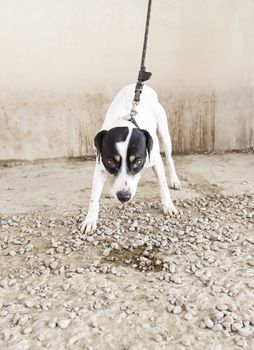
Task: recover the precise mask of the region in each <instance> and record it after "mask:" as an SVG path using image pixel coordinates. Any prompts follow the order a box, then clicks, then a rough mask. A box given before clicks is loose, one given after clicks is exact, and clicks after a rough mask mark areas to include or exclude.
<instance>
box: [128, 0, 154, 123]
mask: <svg viewBox="0 0 254 350" xmlns="http://www.w3.org/2000/svg"><path fill="white" fill-rule="evenodd" d="M151 7H152V0H148V7H147V15H146V26H145V36H144V43H143V50H142V57H141V65H140V70H139V73H138V81H137V84H136V87H135V95H134V99H133V101H132V109H131V111H130V119H129V121H130V122H132V123H133V124H134V125H135V126H136V127H137V128H139V126H138V124H137V122H136V120H135V116H136V115H137V113H138V112H137V110H136V107H137V105H138V104H139V102H140V95H141V93H142V89H143V86H144V82H145V81H147V80H149V79H150V78H151V76H152V73H151V72H147V71H146V67H145V58H146V48H147V40H148V32H149V24H150V17H151Z"/></svg>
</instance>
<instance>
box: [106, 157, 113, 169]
mask: <svg viewBox="0 0 254 350" xmlns="http://www.w3.org/2000/svg"><path fill="white" fill-rule="evenodd" d="M106 162H107V165H108V166H109V167H111V168H113V167H115V162H114V161H113V159H107V160H106Z"/></svg>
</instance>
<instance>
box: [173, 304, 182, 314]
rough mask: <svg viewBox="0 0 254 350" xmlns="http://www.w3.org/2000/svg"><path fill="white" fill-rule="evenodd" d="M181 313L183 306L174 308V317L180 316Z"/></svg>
mask: <svg viewBox="0 0 254 350" xmlns="http://www.w3.org/2000/svg"><path fill="white" fill-rule="evenodd" d="M181 312H182V308H181V306H179V305H176V306H174V308H173V314H174V315H178V314H180V313H181Z"/></svg>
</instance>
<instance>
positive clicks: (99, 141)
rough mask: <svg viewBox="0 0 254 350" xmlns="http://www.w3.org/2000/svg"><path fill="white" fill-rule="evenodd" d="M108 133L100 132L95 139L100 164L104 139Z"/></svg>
mask: <svg viewBox="0 0 254 350" xmlns="http://www.w3.org/2000/svg"><path fill="white" fill-rule="evenodd" d="M106 132H107V131H106V130H101V131H100V132H98V134H97V135H96V136H95V138H94V146H95V148H96V152H97V157H98V161H99V162H100V159H101V154H102V139H103V137H104V136H105V134H106Z"/></svg>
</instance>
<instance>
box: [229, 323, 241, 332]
mask: <svg viewBox="0 0 254 350" xmlns="http://www.w3.org/2000/svg"><path fill="white" fill-rule="evenodd" d="M241 328H242V323H239V322H235V323H233V324H232V325H231V329H232V331H233V332H238V330H239V329H241Z"/></svg>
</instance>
